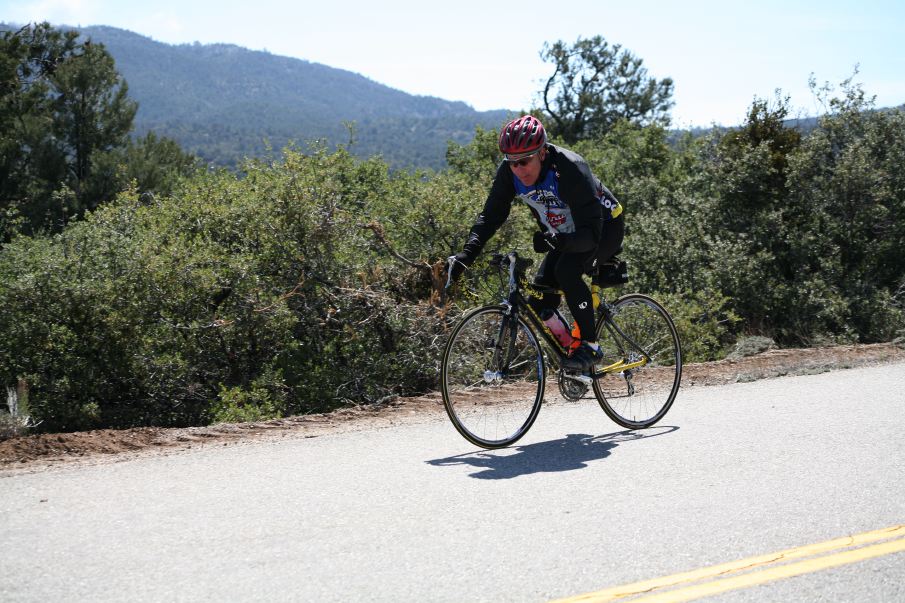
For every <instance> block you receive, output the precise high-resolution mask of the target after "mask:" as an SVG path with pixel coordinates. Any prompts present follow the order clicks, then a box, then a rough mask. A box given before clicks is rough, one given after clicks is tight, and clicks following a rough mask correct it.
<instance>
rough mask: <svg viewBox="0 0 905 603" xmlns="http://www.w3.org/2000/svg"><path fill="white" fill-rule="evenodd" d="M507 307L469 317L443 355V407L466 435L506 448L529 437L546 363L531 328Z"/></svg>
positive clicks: (480, 442)
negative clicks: (525, 436) (516, 317)
mask: <svg viewBox="0 0 905 603" xmlns="http://www.w3.org/2000/svg"><path fill="white" fill-rule="evenodd" d="M507 312H509V309H508V308H507V307H505V306H485V307H483V308H478V309H477V310H473V311H472V312H469V313H468V314H466V315H465V317H464V318H463V319H462V322H460V323H459V324H458V325H457V326H456V328H455V329H453V332H452V334H451V335H450V337H449V341H448V342H447V344H446V349H445V350H444V352H443V362H442V366H441V373H440V382H441V389H442V392H443V404H444V406H445V407H446V412H447V414H448V415H449V418H450V420H451V421H452V423H453V425H454V426H455V427H456V429H457V430H458V431H459V433H460V434H462V436H463V437H464V438H465V439H466V440H468V441H469V442H471V443H472V444H475V445H476V446H480V447H482V448H502V447H504V446H509V445H511V444H513V443H515V442H516V441H517V440H518V439H519V438H521V437H522V436H524V435H525V433H527V431H528V429H529V428H530V427H531V425H532V424H533V423H534V420H535V419H536V418H537V413H538V412H539V411H540V405H541V400H543V394H544V360H543V354H542V352H541V347H540V344H539V343H538V341H537V337H535V335H534V333H533V332H532V331H531V329H530V328H528V325H527V324H526V323H525V322H524V321H523V320H521V319H520V318H519V319H515V318H514V317H513V316H511V315H508V314H507Z"/></svg>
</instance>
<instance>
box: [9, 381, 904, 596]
mask: <svg viewBox="0 0 905 603" xmlns="http://www.w3.org/2000/svg"><path fill="white" fill-rule="evenodd" d="M903 402H905V364H897V365H887V366H882V367H875V368H867V369H854V370H847V371H837V372H833V373H826V374H822V375H815V376H807V377H789V378H781V379H773V380H767V381H759V382H754V383H746V384H737V385H732V386H726V387H702V388H693V389H686V390H683V391H681V392H680V394H679V398H678V400H677V402H676V405H675V406H674V407H673V409H672V410H671V411H670V414H669V415H667V417H666V418H665V419H664V421H663V425H662V426H658V427H655V428H653V429H650V430H646V431H642V432H636V433H634V434H631V433H627V432H624V431H622V430H621V429H620V428H618V427H617V426H616V425H615V424H613V423H611V422H610V421H609V420H608V419H607V418H606V416H605V415H604V414H603V412H602V411H600V409H599V407H597V405H596V402H594V401H593V400H590V399H588V400H583V401H581V402H579V403H577V404H563V405H558V406H557V405H551V406H548V407H545V408H544V409H543V410H542V411H541V414H540V416H539V418H538V420H537V423H536V424H535V426H534V427H533V428H532V431H531V432H530V433H529V434H528V436H526V438H525V439H524V440H523V441H522V442H520V443H519V444H518V445H517V446H516V447H515V448H512V449H507V450H502V451H496V452H484V451H478V450H476V449H474V448H473V447H471V446H470V445H469V444H468V443H467V442H465V441H464V440H463V439H461V438H460V436H459V435H458V434H457V433H456V432H455V430H454V429H453V428H452V426H451V425H449V424H448V423H447V422H446V421H445V418H444V417H439V416H438V417H435V418H431V419H427V420H425V421H423V422H420V423H417V424H410V425H403V426H400V427H394V428H387V429H378V430H370V431H357V432H349V433H343V434H336V435H329V436H322V437H317V438H307V439H305V438H294V439H293V438H289V439H285V440H281V441H278V442H258V443H250V444H244V445H239V446H228V447H223V446H217V447H213V446H212V447H207V448H204V449H201V450H189V451H186V452H182V453H178V454H173V455H169V456H158V457H144V458H136V459H132V460H127V461H124V462H119V463H112V464H105V465H96V466H69V467H62V468H56V469H51V470H47V471H43V472H39V473H34V474H18V475H7V476H3V477H0V555H2V565H0V600H2V601H5V602H11V601H53V600H56V601H59V600H76V601H207V600H210V601H224V600H228V601H250V600H262V599H263V600H299V601H350V600H371V601H403V600H409V601H547V600H551V599H555V598H559V597H569V596H574V595H579V594H582V593H588V592H592V591H598V590H600V589H603V588H606V587H610V586H618V585H621V584H625V583H629V582H634V581H637V580H645V579H650V578H657V577H661V576H668V575H672V574H676V573H677V572H684V571H687V570H694V569H698V568H706V567H709V566H712V565H715V564H720V563H724V562H730V561H734V560H738V559H745V558H748V557H752V556H757V555H762V554H765V553H772V552H775V551H780V550H783V549H789V548H793V547H799V546H802V545H809V544H814V543H819V542H823V541H827V540H830V539H834V538H837V537H842V536H847V535H851V534H858V533H862V532H868V531H871V530H877V529H880V528H886V527H891V526H895V525H901V524H905V479H903V476H905V466H903V465H905V437H903V427H905V418H903V412H905V404H903ZM718 600H721V601H749V600H750V601H761V600H799V601H800V600H827V601H846V600H850V601H865V600H870V601H883V600H888V601H902V600H905V553H903V552H892V553H888V554H882V555H879V556H876V557H874V558H872V559H868V560H865V561H860V562H858V563H845V564H842V565H840V566H839V567H836V568H834V569H827V570H823V571H819V572H810V573H806V574H804V575H802V576H799V577H795V578H788V579H782V580H777V581H774V582H770V583H769V584H767V585H764V586H752V587H746V588H739V589H734V590H731V591H729V592H728V593H726V594H723V595H721V596H720V597H718Z"/></svg>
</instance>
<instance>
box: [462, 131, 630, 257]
mask: <svg viewBox="0 0 905 603" xmlns="http://www.w3.org/2000/svg"><path fill="white" fill-rule="evenodd" d="M513 199H519V200H520V201H522V202H523V203H525V205H527V206H528V207H529V208H530V209H531V212H532V213H533V214H534V218H535V220H537V223H538V226H540V228H541V230H542V231H544V232H549V233H552V234H556V235H557V240H558V241H559V242H560V244H561V245H562V250H563V251H565V252H570V253H581V252H585V251H590V250H592V249H594V248H595V247H597V244H598V243H599V241H600V230H601V226H602V223H603V222H604V221H606V220H612V219H613V218H616V217H618V216H619V215H620V214H621V213H622V205H620V204H619V201H618V200H617V199H616V197H614V196H613V193H611V192H610V191H609V190H608V189H607V188H606V187H605V186H604V185H603V184H602V183H601V182H600V180H599V179H598V178H597V177H596V176H594V174H592V173H591V169H590V167H589V166H588V164H587V162H586V161H585V160H584V159H583V158H582V157H581V156H580V155H578V154H577V153H574V152H572V151H570V150H568V149H564V148H562V147H558V146H556V145H552V144H548V145H547V156H546V158H545V159H544V163H543V166H542V168H541V172H540V176H539V177H538V180H537V182H536V183H535V184H533V185H531V186H525V185H524V184H522V182H521V181H520V180H519V179H518V178H517V177H516V176H515V174H513V173H512V169H511V168H510V167H509V165H508V163H507V162H505V161H503V162H502V163H501V164H500V166H499V168H497V173H496V177H495V178H494V181H493V185H492V186H491V188H490V194H489V195H488V196H487V201H486V202H485V203H484V209H483V210H482V211H481V214H480V215H479V216H478V219H477V220H476V221H475V223H474V226H473V227H472V229H471V233H470V234H469V236H468V241H467V242H466V243H465V246H464V251H465V253H466V254H467V255H468V256H469V259H470V260H474V258H475V257H477V255H478V254H479V253H480V251H481V249H483V248H484V245H485V244H486V243H487V241H488V240H489V239H490V238H491V237H492V236H493V235H494V233H496V231H497V230H498V229H499V228H500V226H502V225H503V223H504V222H505V221H506V219H507V218H508V217H509V212H510V211H511V209H512V201H513Z"/></svg>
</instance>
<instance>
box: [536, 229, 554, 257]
mask: <svg viewBox="0 0 905 603" xmlns="http://www.w3.org/2000/svg"><path fill="white" fill-rule="evenodd" d="M532 243H533V244H534V251H536V252H537V253H547V252H548V251H555V250H556V249H557V248H558V247H559V240H558V238H557V236H556V235H555V234H553V233H552V232H535V233H534V239H533V240H532Z"/></svg>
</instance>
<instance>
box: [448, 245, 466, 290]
mask: <svg viewBox="0 0 905 603" xmlns="http://www.w3.org/2000/svg"><path fill="white" fill-rule="evenodd" d="M469 259H470V258H469V257H468V255H467V254H466V253H465V252H464V251H460V252H459V253H457V254H456V255H451V256H449V257H448V258H446V273H447V278H446V287H447V288H449V287H450V286H451V285H452V284H453V283H454V282H456V281H457V280H459V277H460V276H462V273H463V272H465V269H466V268H467V267H468V266H467V265H466V264H465V262H466V261H468V260H469Z"/></svg>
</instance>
